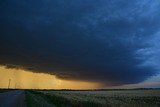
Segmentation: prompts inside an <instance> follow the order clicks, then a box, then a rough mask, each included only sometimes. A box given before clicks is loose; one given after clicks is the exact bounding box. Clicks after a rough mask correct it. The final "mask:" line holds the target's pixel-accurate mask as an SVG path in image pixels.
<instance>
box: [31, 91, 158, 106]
mask: <svg viewBox="0 0 160 107" xmlns="http://www.w3.org/2000/svg"><path fill="white" fill-rule="evenodd" d="M29 93H30V94H32V95H33V94H34V98H36V97H37V98H38V97H39V98H40V97H41V98H43V99H44V100H45V102H48V104H50V105H52V106H54V107H160V90H158V89H147V90H105V91H94V90H93V91H92V90H88V91H62V90H60V91H31V92H29ZM42 102H43V101H40V103H42ZM32 103H33V102H32Z"/></svg>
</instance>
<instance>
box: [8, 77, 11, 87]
mask: <svg viewBox="0 0 160 107" xmlns="http://www.w3.org/2000/svg"><path fill="white" fill-rule="evenodd" d="M10 84H11V79H9V83H8V89H9V87H10Z"/></svg>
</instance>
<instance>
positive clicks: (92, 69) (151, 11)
mask: <svg viewBox="0 0 160 107" xmlns="http://www.w3.org/2000/svg"><path fill="white" fill-rule="evenodd" d="M159 10H160V1H159V0H125V1H124V0H70V1H65V0H34V1H33V0H14V1H13V0H7V1H6V0H1V1H0V14H1V15H0V76H1V78H0V79H1V81H4V82H0V87H1V88H3V87H7V85H6V84H8V82H6V81H8V80H9V79H10V78H12V82H13V84H14V85H13V86H12V87H15V84H16V83H17V81H18V83H19V84H20V85H19V87H20V88H67V89H68V88H69V89H70V88H73V89H74V88H81V87H83V89H85V88H86V89H87V88H113V87H118V88H123V87H124V88H128V87H131V88H133V87H151V88H152V87H153V88H154V87H156V88H160V79H159V78H160V66H159V64H160V12H159ZM13 74H14V75H13ZM27 75H29V76H27ZM35 76H36V77H37V79H36V80H33V81H30V80H32V79H30V78H34V77H35ZM2 77H3V78H2ZM5 77H6V78H5ZM43 77H45V78H43ZM51 77H52V79H51ZM42 79H44V80H42ZM45 79H46V80H45ZM15 81H16V82H15ZM40 81H46V82H44V83H42V82H40ZM51 81H53V83H56V84H58V81H62V82H61V86H53V83H52V82H51ZM33 82H35V83H37V84H39V85H31V84H32V83H33ZM66 82H67V83H68V84H67V86H64V85H63V84H66ZM24 83H25V85H24ZM45 83H46V85H44V84H45ZM71 84H72V86H71ZM86 84H87V85H86ZM82 85H83V86H82ZM62 86H64V87H62Z"/></svg>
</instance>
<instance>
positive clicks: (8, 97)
mask: <svg viewBox="0 0 160 107" xmlns="http://www.w3.org/2000/svg"><path fill="white" fill-rule="evenodd" d="M0 107H26V105H25V93H24V91H22V90H18V91H10V92H4V93H0Z"/></svg>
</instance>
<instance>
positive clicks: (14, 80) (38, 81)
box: [0, 66, 100, 89]
mask: <svg viewBox="0 0 160 107" xmlns="http://www.w3.org/2000/svg"><path fill="white" fill-rule="evenodd" d="M0 79H1V80H0V88H8V86H9V88H20V89H97V88H98V87H99V86H100V84H98V83H92V82H84V81H71V80H70V81H69V80H61V79H58V78H56V76H54V75H50V74H44V73H33V72H30V71H27V70H22V69H7V68H5V66H0ZM9 80H10V85H9Z"/></svg>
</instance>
